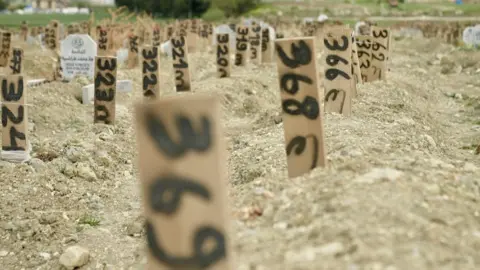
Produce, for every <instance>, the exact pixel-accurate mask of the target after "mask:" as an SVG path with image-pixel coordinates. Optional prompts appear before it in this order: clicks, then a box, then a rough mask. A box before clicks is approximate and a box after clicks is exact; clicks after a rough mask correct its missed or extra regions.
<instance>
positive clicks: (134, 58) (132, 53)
mask: <svg viewBox="0 0 480 270" xmlns="http://www.w3.org/2000/svg"><path fill="white" fill-rule="evenodd" d="M138 45H139V37H138V36H137V35H135V34H131V35H130V36H129V37H128V58H127V67H128V68H129V69H132V68H135V67H137V66H138V58H139V57H138Z"/></svg>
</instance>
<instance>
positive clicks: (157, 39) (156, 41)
mask: <svg viewBox="0 0 480 270" xmlns="http://www.w3.org/2000/svg"><path fill="white" fill-rule="evenodd" d="M161 39H162V38H161V35H160V26H158V25H155V26H154V27H153V33H152V44H153V46H155V47H157V46H160V44H161V42H162V40H161Z"/></svg>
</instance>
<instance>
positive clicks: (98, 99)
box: [93, 56, 117, 124]
mask: <svg viewBox="0 0 480 270" xmlns="http://www.w3.org/2000/svg"><path fill="white" fill-rule="evenodd" d="M116 81H117V58H116V57H108V56H97V57H96V58H95V82H94V95H95V99H94V101H93V106H94V118H93V119H94V123H104V124H114V121H115V96H116Z"/></svg>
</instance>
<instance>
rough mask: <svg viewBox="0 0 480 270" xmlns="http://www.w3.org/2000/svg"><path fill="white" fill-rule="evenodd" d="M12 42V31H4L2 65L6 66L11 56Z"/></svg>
mask: <svg viewBox="0 0 480 270" xmlns="http://www.w3.org/2000/svg"><path fill="white" fill-rule="evenodd" d="M11 44H12V33H11V32H3V33H2V49H1V50H0V67H6V66H7V65H8V60H9V58H10V48H11V46H12V45H11Z"/></svg>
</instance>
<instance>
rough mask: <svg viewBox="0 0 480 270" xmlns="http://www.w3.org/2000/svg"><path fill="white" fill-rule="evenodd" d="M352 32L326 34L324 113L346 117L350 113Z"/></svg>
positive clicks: (339, 30)
mask: <svg viewBox="0 0 480 270" xmlns="http://www.w3.org/2000/svg"><path fill="white" fill-rule="evenodd" d="M351 36H352V30H351V29H345V28H337V29H335V33H333V32H326V33H325V35H324V40H323V43H324V45H325V52H326V58H325V81H324V86H325V105H324V106H325V112H336V113H340V114H344V115H346V116H349V115H351V113H352V105H351V102H352V95H353V93H352V92H353V91H352V82H351V80H352V63H351V59H352V42H351V39H352V38H351Z"/></svg>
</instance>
